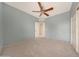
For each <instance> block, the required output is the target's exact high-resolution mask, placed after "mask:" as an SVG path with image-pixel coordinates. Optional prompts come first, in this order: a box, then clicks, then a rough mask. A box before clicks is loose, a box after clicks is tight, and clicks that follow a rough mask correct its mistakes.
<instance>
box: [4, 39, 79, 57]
mask: <svg viewBox="0 0 79 59" xmlns="http://www.w3.org/2000/svg"><path fill="white" fill-rule="evenodd" d="M3 55H5V56H11V57H76V56H78V55H77V54H76V52H75V51H74V49H73V47H72V46H71V45H70V44H69V43H67V42H63V41H60V40H53V39H35V40H33V39H32V40H31V39H27V40H24V41H22V42H19V43H14V44H10V45H9V46H8V47H6V48H5V50H4V53H3Z"/></svg>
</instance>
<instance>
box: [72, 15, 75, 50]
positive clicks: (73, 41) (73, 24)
mask: <svg viewBox="0 0 79 59" xmlns="http://www.w3.org/2000/svg"><path fill="white" fill-rule="evenodd" d="M71 44H72V46H73V47H74V48H76V14H74V15H73V17H72V18H71Z"/></svg>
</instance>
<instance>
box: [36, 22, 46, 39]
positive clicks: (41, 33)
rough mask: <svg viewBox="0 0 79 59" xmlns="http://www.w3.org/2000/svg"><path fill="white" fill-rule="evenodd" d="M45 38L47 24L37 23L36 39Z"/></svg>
mask: <svg viewBox="0 0 79 59" xmlns="http://www.w3.org/2000/svg"><path fill="white" fill-rule="evenodd" d="M44 37H45V22H41V21H39V22H35V38H44Z"/></svg>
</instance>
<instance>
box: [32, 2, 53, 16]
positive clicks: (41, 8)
mask: <svg viewBox="0 0 79 59" xmlns="http://www.w3.org/2000/svg"><path fill="white" fill-rule="evenodd" d="M38 5H39V7H40V11H32V12H40V15H39V16H42V15H43V14H44V15H46V16H49V14H47V13H46V12H48V11H51V10H53V7H50V8H48V9H44V8H43V6H42V4H41V2H38Z"/></svg>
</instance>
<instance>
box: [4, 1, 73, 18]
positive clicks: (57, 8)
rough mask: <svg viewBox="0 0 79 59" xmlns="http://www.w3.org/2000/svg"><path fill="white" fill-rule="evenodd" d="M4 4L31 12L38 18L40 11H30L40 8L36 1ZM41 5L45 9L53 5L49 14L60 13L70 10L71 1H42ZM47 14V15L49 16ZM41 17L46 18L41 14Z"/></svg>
mask: <svg viewBox="0 0 79 59" xmlns="http://www.w3.org/2000/svg"><path fill="white" fill-rule="evenodd" d="M5 3H6V4H8V5H10V6H12V7H15V8H17V9H20V10H22V11H24V12H26V13H28V14H31V15H33V16H35V17H37V18H39V14H40V13H35V12H32V11H35V10H40V9H39V6H38V4H37V2H5ZM42 5H43V6H44V8H45V9H47V8H50V7H53V8H54V9H53V11H50V12H47V13H48V14H49V15H50V16H54V15H57V14H61V13H64V12H67V11H69V10H70V8H71V5H72V3H71V2H42ZM50 16H48V17H50ZM41 17H42V18H47V16H45V15H43V16H41Z"/></svg>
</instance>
